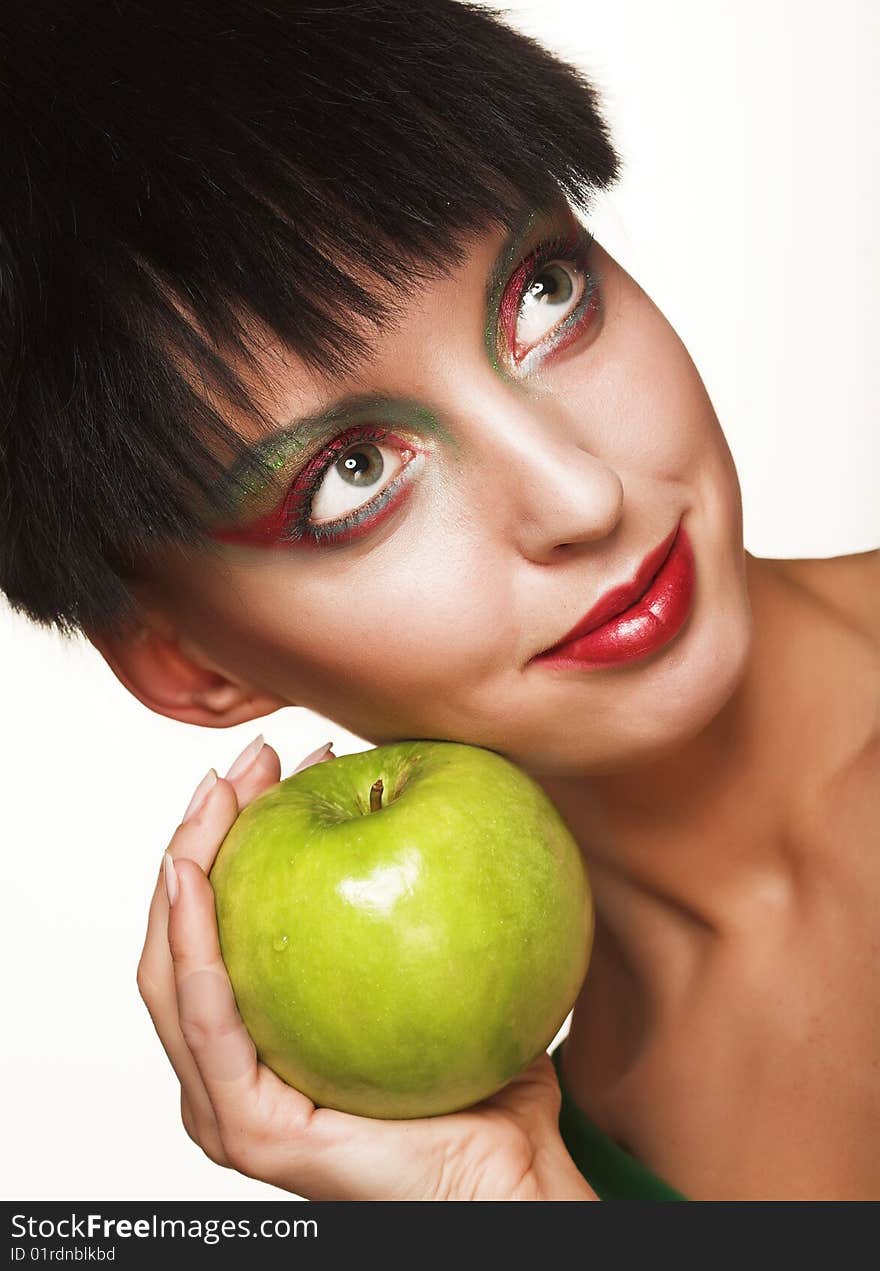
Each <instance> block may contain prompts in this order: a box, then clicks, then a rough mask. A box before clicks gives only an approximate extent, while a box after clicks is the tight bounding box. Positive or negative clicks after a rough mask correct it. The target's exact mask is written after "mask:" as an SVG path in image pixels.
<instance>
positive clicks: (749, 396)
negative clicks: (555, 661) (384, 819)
mask: <svg viewBox="0 0 880 1271" xmlns="http://www.w3.org/2000/svg"><path fill="white" fill-rule="evenodd" d="M508 11H509V12H510V14H511V15H512V18H513V20H514V21H515V22H516V23H517V24H518V25H520V26H521V27H522V28H523V29H525V30H527V31H529V32H530V33H532V34H536V35H538V36H539V37H540V38H542V39H543V41H544V42H545V43H546V44H548V45H549V46H550V47H552V48H554V49H555V50H557V51H558V52H560V53H562V54H563V55H564V56H566V57H567V58H569V60H572V61H575V62H577V63H578V64H579V65H580V66H582V67H583V68H584V69H585V70H586V71H587V72H588V74H590V75H591V76H592V77H593V78H594V81H595V82H596V84H597V86H598V87H599V88H600V90H601V91H602V94H603V98H604V102H605V107H606V112H607V115H608V118H609V121H610V124H611V127H612V132H613V135H614V137H615V140H616V143H617V145H618V147H619V149H620V150H621V152H622V154H623V158H624V161H625V169H624V174H623V178H622V180H621V182H620V184H619V185H618V187H617V188H616V189H615V190H614V192H613V193H612V194H611V195H609V196H606V197H605V198H604V199H603V201H602V202H601V204H600V205H599V206H598V207H597V210H596V214H595V215H594V217H593V218H592V221H591V227H592V228H593V230H594V232H595V234H596V237H597V238H598V239H599V241H600V242H602V243H603V244H604V246H605V247H606V248H608V249H609V250H610V251H611V253H612V254H613V255H615V256H616V257H617V258H618V259H619V260H620V261H621V263H622V264H623V265H624V267H625V268H626V269H627V270H628V271H629V272H630V273H631V274H632V275H633V276H634V277H635V278H637V279H638V280H639V282H641V284H642V285H643V286H644V287H645V289H646V290H647V291H648V292H649V294H650V295H652V296H653V298H654V299H655V301H656V302H657V303H658V304H659V306H660V308H661V309H662V310H663V311H664V312H665V313H666V315H667V316H668V317H669V319H670V320H671V322H672V323H673V325H674V326H675V327H676V328H677V330H678V331H679V333H680V335H681V336H682V338H683V339H684V342H685V344H686V345H687V346H688V348H689V349H690V351H691V354H692V356H693V357H694V360H695V362H696V364H697V366H698V367H699V369H700V371H701V373H702V375H703V378H704V380H705V381H706V384H707V386H708V388H709V392H710V394H711V396H712V398H713V401H714V403H715V406H716V409H717V411H718V415H719V417H720V419H721V421H722V425H723V426H724V428H725V431H726V433H727V436H728V438H729V441H730V444H731V448H732V450H733V453H734V458H735V459H736V462H737V466H738V468H739V472H740V477H741V481H742V486H743V497H744V504H745V539H746V546H747V547H748V548H749V550H750V551H752V552H754V553H756V554H758V555H768V556H781V557H797V556H834V555H840V554H844V553H848V552H854V551H860V550H866V549H868V548H873V547H876V546H877V545H878V543H880V500H878V493H877V491H878V473H880V440H878V438H880V430H878V428H877V422H876V415H877V400H878V393H877V381H878V373H880V370H878V368H880V359H878V357H877V355H876V352H875V350H876V349H877V348H878V345H880V323H878V307H877V304H876V303H875V295H876V291H877V288H878V286H880V269H878V248H877V235H876V232H875V220H876V195H877V175H876V163H875V162H874V159H875V154H876V138H877V136H878V133H880V88H878V82H880V76H878V72H880V66H878V62H880V38H878V34H880V33H878V26H880V7H878V6H877V5H876V4H872V3H871V2H870V0H838V3H836V4H834V5H833V6H832V5H829V4H827V3H816V2H814V0H810V2H808V0H798V2H797V3H794V2H792V3H784V2H782V0H775V2H773V0H769V2H768V0H739V2H738V3H737V4H719V3H715V4H708V5H707V4H705V3H699V2H698V0H665V2H664V3H663V4H656V3H654V2H653V0H614V3H612V4H608V3H603V4H600V3H596V2H588V0H539V2H536V0H530V2H529V3H515V4H512V5H509V6H508ZM511 73H512V74H513V73H515V68H511ZM0 652H2V657H0V677H2V697H0V701H2V706H3V726H2V741H0V745H2V766H0V771H2V783H3V816H2V840H3V866H4V885H3V901H4V904H3V921H2V924H0V938H2V947H0V952H2V963H3V967H4V985H3V996H4V1008H5V1009H4V1022H5V1028H4V1033H5V1039H4V1046H3V1054H2V1064H0V1082H2V1090H3V1098H4V1105H5V1106H4V1108H3V1125H4V1141H5V1142H4V1147H5V1150H4V1153H3V1171H4V1174H3V1177H2V1179H0V1192H2V1194H3V1196H4V1197H6V1198H8V1199H37V1198H40V1199H89V1198H94V1199H111V1198H117V1199H169V1198H187V1199H197V1198H206V1199H207V1198H223V1197H230V1198H239V1199H246V1198H251V1197H275V1198H278V1199H282V1198H284V1196H285V1193H282V1192H280V1191H278V1190H277V1189H275V1188H272V1187H269V1186H267V1185H265V1184H262V1183H259V1182H255V1181H253V1180H251V1179H248V1178H244V1177H242V1176H240V1175H237V1174H235V1173H232V1172H230V1171H226V1170H223V1169H220V1168H219V1167H217V1166H215V1165H213V1164H212V1163H211V1162H210V1161H209V1160H208V1159H207V1158H206V1157H205V1156H203V1155H202V1154H201V1152H200V1151H199V1149H198V1148H197V1147H195V1146H194V1145H193V1144H192V1143H191V1142H190V1140H189V1139H188V1138H187V1136H186V1134H185V1132H184V1130H183V1128H182V1125H181V1122H180V1119H179V1112H178V1087H177V1084H176V1081H175V1079H174V1076H173V1073H172V1071H171V1068H170V1066H169V1065H168V1063H167V1060H166V1059H165V1056H164V1053H163V1052H162V1050H161V1047H160V1045H159V1042H158V1040H157V1038H156V1035H155V1033H154V1031H153V1028H152V1025H151V1023H150V1021H149V1018H148V1016H147V1013H146V1010H145V1009H144V1007H143V1005H142V1003H141V1001H140V998H139V996H138V994H137V990H136V987H135V970H136V965H137V960H138V957H139V954H140V949H141V944H142V940H143V933H144V925H145V920H146V912H147V906H148V900H149V896H150V894H151V891H152V888H153V885H154V882H155V879H156V874H157V870H158V867H159V862H160V858H161V854H162V850H163V848H164V845H165V842H166V840H167V838H168V836H169V834H170V833H171V831H172V830H173V827H174V826H175V825H176V824H177V822H178V821H179V819H180V816H181V814H182V812H183V809H184V807H185V806H186V804H187V802H188V800H189V797H190V794H191V792H192V789H193V787H194V786H195V784H196V782H197V781H198V780H199V778H200V777H201V776H202V774H203V773H204V771H205V770H206V769H207V768H208V767H209V766H212V765H215V766H217V767H218V768H219V769H220V770H221V771H223V770H224V768H225V767H226V766H227V765H228V763H229V762H230V761H231V759H232V758H233V756H234V755H235V754H236V753H237V752H238V750H239V749H240V748H241V747H242V746H243V745H244V744H245V743H246V742H247V741H249V740H250V738H251V737H252V736H253V735H254V734H255V733H256V732H257V731H259V728H260V726H261V725H260V724H257V725H247V726H244V727H241V728H236V729H232V730H229V731H228V732H226V733H223V732H214V731H211V730H208V729H199V728H194V727H191V726H185V725H183V724H177V723H174V722H172V721H170V720H166V719H164V718H162V717H160V716H157V715H152V714H151V713H150V712H148V711H147V710H146V709H145V708H144V707H142V706H141V705H140V704H139V703H138V702H136V701H135V699H134V698H131V697H129V696H128V695H127V694H126V692H125V691H124V690H123V689H122V688H121V686H120V685H119V684H118V683H117V681H116V680H115V679H114V678H113V676H112V675H111V674H110V672H109V670H108V669H107V668H106V666H105V665H104V663H103V662H102V661H101V660H100V658H99V657H98V656H97V654H95V653H94V651H93V650H92V649H91V648H90V647H89V646H86V645H82V644H65V643H63V642H62V641H61V640H60V638H59V637H57V636H54V635H49V634H47V633H45V632H43V631H41V630H39V629H37V628H33V627H31V626H30V625H28V624H27V623H26V622H25V621H24V620H22V619H21V618H19V617H16V616H14V615H12V614H11V613H9V611H8V610H7V609H6V608H5V607H3V605H2V603H0ZM262 724H263V725H264V727H265V732H266V735H267V737H268V739H269V740H270V741H271V742H272V743H273V744H274V745H275V746H276V747H277V748H278V749H279V751H280V752H281V754H282V757H283V760H284V763H285V771H288V770H289V769H290V768H292V767H293V766H294V764H295V763H296V762H297V761H298V760H299V759H300V757H301V756H302V755H303V754H305V753H306V752H307V751H308V750H311V749H313V748H314V747H315V746H317V745H319V744H321V743H322V742H324V741H327V740H329V739H331V738H332V739H333V741H334V743H335V746H336V750H337V753H345V752H347V751H351V750H359V749H363V746H364V743H362V742H361V741H360V740H359V739H357V738H355V737H352V736H350V735H348V734H346V733H345V732H344V731H343V730H341V729H339V728H337V727H336V726H335V725H333V724H329V723H327V722H326V721H324V720H321V719H320V718H318V717H316V716H314V715H311V714H309V713H307V712H304V711H300V710H294V709H289V710H286V711H283V712H281V713H280V714H278V715H276V716H274V717H271V718H270V719H268V720H266V721H262Z"/></svg>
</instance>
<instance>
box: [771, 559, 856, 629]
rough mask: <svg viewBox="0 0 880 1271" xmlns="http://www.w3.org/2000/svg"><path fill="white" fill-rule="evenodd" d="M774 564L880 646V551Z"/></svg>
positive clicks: (778, 561) (782, 561)
mask: <svg viewBox="0 0 880 1271" xmlns="http://www.w3.org/2000/svg"><path fill="white" fill-rule="evenodd" d="M773 565H774V566H775V567H776V568H777V569H778V570H779V572H780V573H782V574H783V575H785V576H786V577H787V578H789V579H791V581H792V582H794V583H796V584H797V585H798V586H800V587H803V588H804V589H805V590H806V591H809V592H811V593H812V594H813V595H814V596H815V597H816V598H817V599H818V600H820V601H822V603H823V604H825V605H827V606H828V607H829V608H830V609H833V610H834V611H835V612H836V613H838V614H839V615H840V616H841V617H842V618H844V619H845V620H846V621H847V622H849V623H851V624H852V625H853V626H854V627H856V628H857V629H858V630H859V631H861V632H862V633H863V634H864V635H866V636H867V637H868V638H869V639H870V640H871V641H873V642H874V643H875V644H878V645H880V548H875V549H874V550H873V551H870V552H854V553H852V555H850V556H829V557H825V558H818V559H815V560H774V561H773Z"/></svg>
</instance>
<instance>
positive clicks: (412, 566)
mask: <svg viewBox="0 0 880 1271" xmlns="http://www.w3.org/2000/svg"><path fill="white" fill-rule="evenodd" d="M454 529H455V527H454V526H453V525H451V524H450V525H449V526H443V525H440V526H439V527H438V526H437V525H436V523H435V524H434V525H433V526H432V527H431V533H430V536H429V535H428V533H427V530H426V531H425V532H423V533H417V534H413V535H408V536H406V537H407V542H408V543H409V544H412V542H413V541H416V542H417V543H418V545H419V546H418V549H417V551H414V550H412V547H411V546H410V547H409V549H408V550H407V553H406V556H405V557H402V555H401V552H402V546H401V547H398V546H397V545H396V543H395V541H394V540H391V541H390V542H389V544H388V550H387V551H377V552H373V553H371V554H370V556H369V557H367V556H365V557H364V558H363V559H362V560H360V561H356V560H354V559H353V558H352V557H350V556H349V557H348V558H347V560H346V561H343V560H342V557H341V555H339V556H336V558H335V560H330V559H329V558H330V556H331V553H327V557H328V563H327V565H326V566H325V565H323V564H322V565H321V566H320V571H321V572H320V574H319V573H318V571H317V569H316V570H309V571H308V572H307V571H305V570H303V569H302V568H301V566H300V564H299V562H297V561H295V560H294V559H293V558H292V559H291V561H290V562H289V564H288V563H285V561H284V559H279V556H280V554H278V553H274V554H273V558H272V560H271V562H261V561H259V560H258V559H257V558H256V556H255V557H254V561H253V563H252V564H251V565H250V566H248V565H246V564H243V563H236V564H235V565H234V566H231V567H229V568H228V569H223V570H217V569H211V570H206V571H204V572H203V574H202V577H201V578H200V580H199V584H198V591H197V594H195V593H194V592H193V589H192V588H189V589H187V590H188V591H189V592H190V594H192V599H191V601H190V602H189V603H188V605H187V606H186V609H187V611H186V612H185V613H181V618H182V620H183V621H185V623H186V629H187V630H188V632H189V633H190V634H191V635H192V636H193V638H195V639H197V640H200V642H202V643H203V645H204V646H205V647H206V648H208V649H210V651H211V653H212V656H213V657H215V658H216V660H217V661H218V662H219V663H220V664H221V665H224V666H227V667H229V668H230V669H232V668H234V669H235V671H236V672H237V673H238V674H240V675H241V676H242V677H246V678H248V679H250V680H253V681H254V682H256V683H258V684H259V685H260V686H261V687H263V688H266V689H271V690H272V691H274V692H276V693H280V694H281V695H282V696H284V697H286V698H288V699H289V700H290V701H291V702H297V703H300V704H302V705H305V706H308V707H310V708H312V709H314V710H316V711H318V712H319V713H321V714H323V715H326V716H330V717H332V718H335V719H338V720H339V721H340V722H341V723H346V726H348V727H350V728H351V731H353V732H356V733H359V734H360V735H361V736H365V735H367V730H368V729H369V730H370V731H373V732H374V731H375V729H376V726H377V723H378V725H379V726H380V727H384V726H385V725H386V724H388V725H390V722H391V721H392V720H395V721H399V720H401V719H402V718H413V719H415V718H417V717H418V716H419V714H422V715H424V716H427V717H430V716H431V715H432V713H433V712H437V714H438V715H444V709H445V708H446V707H448V708H449V710H452V709H454V704H453V702H452V701H451V697H450V694H451V692H453V691H454V692H455V693H456V694H459V695H461V697H462V700H464V699H465V697H466V695H467V693H468V692H469V686H473V685H474V684H475V683H477V682H479V681H480V679H481V678H483V677H484V676H485V675H486V674H487V672H489V671H491V670H492V669H495V668H497V666H498V664H499V659H500V658H502V657H503V650H504V639H503V637H502V639H500V640H499V626H500V624H501V622H502V621H503V615H504V614H505V613H509V612H510V602H511V598H510V595H509V594H508V593H506V592H505V584H504V583H503V582H502V581H501V580H502V579H503V578H504V577H505V575H504V573H503V571H502V570H501V569H500V568H498V566H497V562H495V561H492V560H489V559H486V558H485V557H484V555H483V554H481V552H480V550H479V545H478V544H474V543H473V542H471V541H470V540H469V539H468V538H467V536H465V535H462V533H461V530H460V528H459V529H458V530H457V531H456V532H454ZM429 537H430V542H428V541H427V540H428V538H429ZM400 542H401V544H402V542H403V536H401V539H400ZM178 594H182V589H179V591H178ZM177 608H178V612H180V609H181V606H180V605H178V606H177ZM444 717H445V715H444Z"/></svg>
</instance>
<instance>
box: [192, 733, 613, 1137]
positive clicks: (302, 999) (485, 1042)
mask: <svg viewBox="0 0 880 1271" xmlns="http://www.w3.org/2000/svg"><path fill="white" fill-rule="evenodd" d="M211 883H212V885H213V888H214V893H215V896H216V903H217V917H218V926H219V931H220V944H221V949H222V951H223V960H224V962H225V964H226V968H227V970H228V972H229V976H230V979H231V982H232V985H233V988H234V991H235V997H236V1001H237V1003H238V1009H239V1011H240V1013H241V1016H242V1018H243V1020H244V1022H245V1024H246V1026H247V1028H248V1031H249V1032H250V1034H251V1036H252V1037H253V1039H254V1041H255V1043H256V1046H257V1051H258V1053H259V1055H260V1058H261V1059H262V1061H263V1062H264V1063H266V1064H267V1065H268V1066H269V1067H270V1068H272V1069H273V1071H274V1072H276V1073H278V1075H279V1076H281V1077H282V1078H283V1079H284V1080H285V1081H287V1082H288V1083H289V1084H290V1085H292V1086H295V1087H296V1088H297V1089H298V1090H301V1091H303V1092H304V1093H305V1094H307V1095H308V1096H309V1097H310V1098H312V1099H314V1100H315V1101H316V1102H317V1103H320V1104H323V1105H325V1106H328V1107H333V1108H338V1109H340V1110H342V1111H346V1112H354V1113H357V1114H358V1115H361V1116H372V1117H395V1118H397V1117H420V1116H431V1115H437V1114H441V1113H446V1112H453V1111H456V1110H458V1109H460V1108H464V1107H468V1106H470V1105H471V1104H474V1103H476V1102H478V1101H479V1100H480V1099H484V1098H486V1097H488V1096H489V1095H491V1094H493V1093H494V1092H495V1091H496V1090H498V1089H500V1088H501V1087H502V1086H504V1085H506V1084H507V1082H508V1081H510V1079H511V1078H512V1077H514V1076H515V1075H516V1074H517V1073H518V1072H521V1071H522V1070H523V1069H524V1068H525V1067H527V1066H528V1064H530V1063H531V1062H532V1061H533V1060H534V1059H535V1058H536V1057H537V1056H538V1055H540V1054H541V1053H542V1052H543V1051H544V1050H545V1049H546V1047H547V1046H548V1045H549V1043H550V1041H551V1040H552V1039H553V1037H554V1035H555V1033H556V1032H557V1030H558V1029H559V1027H560V1025H561V1024H562V1022H563V1020H564V1019H565V1016H566V1015H567V1014H568V1012H569V1010H570V1009H571V1006H572V1004H573V1002H574V999H575V997H576V995H577V992H578V989H579V987H580V985H581V982H582V980H583V978H584V973H585V971H586V967H587V962H588V959H589V953H590V943H591V939H592V929H593V927H592V907H591V904H590V895H589V889H588V887H587V882H586V878H585V874H584V869H583V865H582V862H581V857H580V852H579V850H578V847H577V844H576V843H575V842H574V840H573V838H572V836H571V834H570V833H569V831H568V829H567V828H566V826H565V824H564V823H563V821H562V819H561V817H560V816H559V814H558V813H557V812H556V809H555V808H554V807H553V805H552V804H551V803H550V801H549V799H548V798H547V796H546V795H545V794H544V792H543V790H542V789H541V788H540V786H538V785H537V784H536V783H535V782H533V781H532V780H531V779H530V778H529V777H528V776H527V775H526V774H525V773H524V772H523V771H522V770H521V769H519V768H517V767H516V766H515V765H514V764H512V763H510V762H509V761H508V760H507V759H505V758H503V757H502V756H501V755H498V754H496V753H495V752H493V751H490V750H485V749H482V748H480V747H475V746H465V745H460V744H457V743H454V742H443V741H407V742H398V743H396V744H394V745H387V746H381V747H376V748H374V749H372V750H366V751H363V752H361V753H359V754H352V755H346V756H344V757H342V758H339V759H336V760H335V761H334V762H333V763H327V764H317V765H314V766H312V767H310V768H308V769H307V770H306V771H302V772H299V773H297V774H296V775H294V776H292V777H290V778H288V779H287V780H286V781H283V782H282V783H281V784H280V785H278V786H276V787H274V788H273V789H271V790H269V791H267V792H266V793H265V794H264V795H262V796H261V797H260V798H259V799H257V800H256V801H255V802H253V803H252V804H251V805H250V806H249V807H248V808H247V809H246V810H245V811H244V812H243V813H242V814H241V816H240V817H239V819H238V821H237V822H236V823H235V825H234V826H233V827H232V829H231V830H230V832H229V834H228V835H227V837H226V840H225V842H224V843H223V846H222V847H221V849H220V852H219V855H218V857H217V860H216V862H215V864H214V867H213V870H212V871H211Z"/></svg>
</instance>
